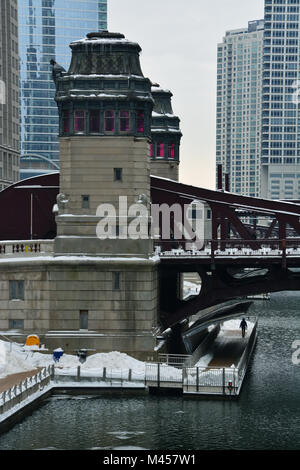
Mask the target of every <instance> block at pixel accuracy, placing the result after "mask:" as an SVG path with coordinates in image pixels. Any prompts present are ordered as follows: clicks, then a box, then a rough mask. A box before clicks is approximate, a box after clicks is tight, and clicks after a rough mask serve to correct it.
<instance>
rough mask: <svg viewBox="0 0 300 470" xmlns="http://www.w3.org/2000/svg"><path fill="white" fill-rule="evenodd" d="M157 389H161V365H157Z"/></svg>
mask: <svg viewBox="0 0 300 470" xmlns="http://www.w3.org/2000/svg"><path fill="white" fill-rule="evenodd" d="M157 387H158V388H160V363H158V364H157Z"/></svg>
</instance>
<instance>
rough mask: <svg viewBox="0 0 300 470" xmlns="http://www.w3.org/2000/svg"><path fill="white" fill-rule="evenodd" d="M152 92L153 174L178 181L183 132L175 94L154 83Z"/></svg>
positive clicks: (151, 150)
mask: <svg viewBox="0 0 300 470" xmlns="http://www.w3.org/2000/svg"><path fill="white" fill-rule="evenodd" d="M151 92H152V96H153V99H154V108H153V112H152V126H151V135H152V142H151V148H150V156H151V174H152V175H153V176H160V177H163V178H169V179H172V180H175V181H178V179H179V160H180V158H179V155H180V154H179V149H180V140H181V137H182V133H181V130H180V127H179V123H180V120H179V118H178V117H177V116H176V115H175V114H174V113H173V109H172V104H171V98H172V96H173V95H172V93H171V91H170V90H166V89H163V88H161V87H160V86H159V85H158V84H153V85H152V88H151Z"/></svg>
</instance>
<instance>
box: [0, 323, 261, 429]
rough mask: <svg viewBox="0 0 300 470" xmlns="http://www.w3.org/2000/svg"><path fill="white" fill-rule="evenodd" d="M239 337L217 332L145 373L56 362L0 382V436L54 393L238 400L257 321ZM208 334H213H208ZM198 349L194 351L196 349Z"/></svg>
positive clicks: (235, 333)
mask: <svg viewBox="0 0 300 470" xmlns="http://www.w3.org/2000/svg"><path fill="white" fill-rule="evenodd" d="M249 325H251V326H250V327H249V328H248V331H247V332H246V336H245V338H242V336H241V332H240V330H239V329H237V328H234V329H228V328H227V329H222V328H220V327H218V328H219V330H218V334H217V335H216V336H215V339H214V340H213V341H212V342H209V343H208V347H207V348H204V347H203V345H199V350H201V356H200V357H199V350H196V351H195V353H194V354H192V355H190V356H187V355H185V356H178V355H169V354H161V355H159V361H158V362H157V363H145V371H144V372H141V370H139V371H134V370H131V369H129V370H118V369H110V368H106V367H104V368H102V369H99V370H95V369H93V371H87V370H84V368H83V367H82V365H78V367H77V368H76V369H73V370H71V371H70V370H67V371H66V370H63V369H61V368H60V367H59V363H58V364H51V365H49V366H48V367H44V368H39V369H36V370H32V371H27V372H22V373H19V374H13V375H9V376H7V377H5V378H2V379H0V433H1V432H3V431H5V430H6V429H7V427H10V426H11V425H13V424H15V423H16V422H17V421H18V420H19V419H21V418H22V417H23V416H25V415H26V414H27V413H28V412H30V411H32V410H34V409H35V408H36V406H38V404H39V403H41V402H42V401H43V400H44V399H45V398H47V397H49V396H51V395H52V394H55V393H72V394H73V393H95V394H102V393H104V392H108V393H112V392H117V391H122V392H126V393H127V392H131V393H132V392H138V393H174V392H175V393H177V394H179V395H183V396H184V397H187V398H188V397H189V398H191V397H194V398H196V397H198V398H209V399H210V398H226V399H227V398H229V399H230V398H231V399H233V398H238V397H239V395H240V392H241V388H242V384H243V381H244V377H245V375H246V372H247V369H248V365H249V362H250V360H251V356H252V353H253V350H254V347H255V344H256V339H257V320H256V319H255V321H254V322H251V323H249ZM211 334H215V332H214V331H213V330H212V333H211ZM197 349H198V348H197Z"/></svg>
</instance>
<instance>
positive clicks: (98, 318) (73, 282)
mask: <svg viewBox="0 0 300 470" xmlns="http://www.w3.org/2000/svg"><path fill="white" fill-rule="evenodd" d="M115 272H119V273H120V286H119V289H116V288H114V287H115V285H114V273H115ZM10 280H24V300H10V299H9V281H10ZM81 310H83V311H87V312H88V329H85V330H80V311H81ZM157 315H158V273H157V263H156V261H154V260H152V259H149V260H141V261H139V262H137V261H133V260H130V259H128V260H126V259H125V260H123V261H121V260H109V261H105V260H99V259H98V260H95V261H89V262H87V261H84V260H73V261H69V262H67V261H59V259H58V258H54V259H53V261H44V262H41V261H38V260H37V259H35V260H34V261H33V262H30V261H29V262H26V263H25V262H24V263H22V264H21V263H17V262H1V271H0V329H1V330H2V331H6V330H8V327H9V319H19V320H24V331H22V333H24V334H25V335H26V334H30V333H35V334H38V335H42V337H41V340H42V342H44V343H45V346H46V347H50V348H52V347H62V348H64V349H65V350H66V351H67V350H69V351H72V352H74V349H78V348H81V347H84V348H92V349H95V350H97V351H112V350H118V351H123V352H127V353H132V354H134V355H139V353H142V354H143V353H144V352H145V353H148V352H149V351H150V352H151V351H153V349H154V346H155V345H156V340H155V337H154V336H153V329H154V328H155V327H156V326H157Z"/></svg>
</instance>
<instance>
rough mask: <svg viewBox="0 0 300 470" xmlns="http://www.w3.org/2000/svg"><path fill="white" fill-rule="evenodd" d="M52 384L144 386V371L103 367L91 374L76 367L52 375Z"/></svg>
mask: <svg viewBox="0 0 300 470" xmlns="http://www.w3.org/2000/svg"><path fill="white" fill-rule="evenodd" d="M52 379H53V382H54V383H55V384H65V385H67V384H68V383H69V384H70V383H71V384H72V385H74V384H76V383H80V382H82V383H83V384H86V383H91V384H97V383H98V384H99V383H100V382H101V383H102V384H103V385H105V384H107V383H109V384H110V385H121V386H123V385H125V384H127V383H128V382H134V383H142V384H143V385H144V384H145V371H144V370H134V369H117V368H116V369H115V368H111V367H103V368H99V369H93V370H92V372H91V371H89V370H85V369H84V367H82V366H78V367H77V368H76V369H74V370H72V371H69V372H68V371H66V372H62V371H57V370H55V372H54V374H53V377H52Z"/></svg>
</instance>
